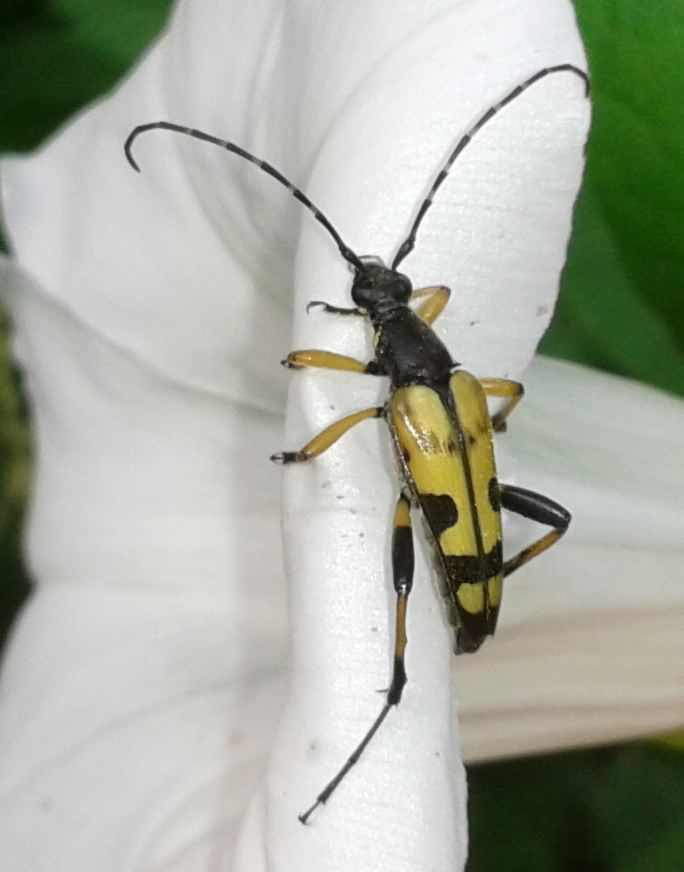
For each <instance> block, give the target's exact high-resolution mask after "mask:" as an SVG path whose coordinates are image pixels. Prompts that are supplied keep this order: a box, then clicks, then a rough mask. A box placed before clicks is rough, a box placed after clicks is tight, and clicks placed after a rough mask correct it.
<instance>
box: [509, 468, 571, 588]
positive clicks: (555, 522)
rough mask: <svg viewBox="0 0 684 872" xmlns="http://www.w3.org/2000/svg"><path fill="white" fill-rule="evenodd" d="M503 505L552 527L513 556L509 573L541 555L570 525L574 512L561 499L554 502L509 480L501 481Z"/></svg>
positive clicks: (510, 510) (511, 510)
mask: <svg viewBox="0 0 684 872" xmlns="http://www.w3.org/2000/svg"><path fill="white" fill-rule="evenodd" d="M500 492H501V505H502V506H503V508H504V509H508V511H509V512H515V513H516V514H517V515H522V516H523V517H524V518H529V519H530V520H531V521H536V522H537V523H539V524H546V525H547V526H549V527H553V529H552V530H551V531H550V532H548V533H546V535H545V536H542V537H541V538H540V539H537V540H536V541H535V542H533V543H532V544H531V545H528V546H527V548H523V550H522V551H520V552H519V553H518V554H516V555H515V557H511V558H510V559H509V560H506V561H505V563H504V575H510V574H511V573H512V572H515V570H516V569H519V568H520V567H521V566H523V565H524V564H525V563H527V562H528V561H530V560H532V559H533V558H535V557H538V556H539V555H540V554H542V553H543V552H544V551H546V550H547V549H548V548H550V547H551V546H552V545H554V544H555V543H556V542H557V541H558V540H559V539H560V537H561V536H562V535H563V534H564V533H565V531H566V530H567V529H568V526H569V525H570V520H571V518H572V515H571V514H570V512H569V511H568V510H567V509H565V508H563V506H561V505H560V504H559V503H555V502H554V501H553V500H551V499H549V498H548V497H545V496H542V495H541V494H538V493H535V492H534V491H531V490H526V489H525V488H522V487H514V486H513V485H510V484H502V485H500Z"/></svg>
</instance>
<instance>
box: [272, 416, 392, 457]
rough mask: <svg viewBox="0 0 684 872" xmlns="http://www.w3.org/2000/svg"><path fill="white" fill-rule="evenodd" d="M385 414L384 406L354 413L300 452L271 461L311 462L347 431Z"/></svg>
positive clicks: (285, 453) (333, 425) (308, 443)
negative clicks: (362, 422)
mask: <svg viewBox="0 0 684 872" xmlns="http://www.w3.org/2000/svg"><path fill="white" fill-rule="evenodd" d="M384 412H385V409H384V407H383V406H372V407H371V408H370V409H362V410H361V411H360V412H354V413H353V414H351V415H347V416H346V417H344V418H340V420H339V421H335V423H334V424H331V425H330V426H329V427H326V428H325V430H321V432H320V433H319V434H318V436H314V438H313V439H312V440H311V441H310V442H307V443H306V445H305V446H304V447H303V448H300V450H299V451H279V452H278V453H277V454H272V455H271V460H272V461H273V462H274V463H303V462H304V461H305V460H311V459H312V458H313V457H318V455H319V454H323V452H324V451H327V450H328V448H330V446H331V445H334V444H335V443H336V442H337V440H338V439H340V438H341V437H342V436H344V434H345V433H346V432H347V430H351V428H352V427H355V426H356V425H357V424H360V423H361V421H366V420H367V419H368V418H381V417H382V416H383V414H384Z"/></svg>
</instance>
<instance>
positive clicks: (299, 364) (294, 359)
mask: <svg viewBox="0 0 684 872" xmlns="http://www.w3.org/2000/svg"><path fill="white" fill-rule="evenodd" d="M280 362H281V364H282V365H283V366H285V367H287V368H288V369H304V368H305V367H314V368H316V369H335V370H337V371H338V372H360V373H364V374H366V375H382V373H380V372H379V371H378V368H377V364H376V363H375V362H374V361H371V362H370V363H364V362H363V361H362V360H357V359H356V358H355V357H347V355H346V354H336V353H335V352H334V351H319V350H318V349H315V348H310V349H304V350H302V351H291V352H290V353H289V354H288V355H287V357H286V358H285V360H281V361H280Z"/></svg>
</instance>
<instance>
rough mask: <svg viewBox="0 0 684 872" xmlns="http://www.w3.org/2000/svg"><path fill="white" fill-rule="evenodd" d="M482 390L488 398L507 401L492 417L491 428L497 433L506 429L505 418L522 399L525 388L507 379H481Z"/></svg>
mask: <svg viewBox="0 0 684 872" xmlns="http://www.w3.org/2000/svg"><path fill="white" fill-rule="evenodd" d="M479 381H480V384H481V385H482V390H483V391H484V392H485V394H486V395H487V396H488V397H504V398H506V399H507V400H508V402H507V403H504V406H503V408H502V409H500V410H499V411H498V412H497V413H496V414H495V415H492V427H493V428H494V430H495V431H496V432H497V433H501V432H503V431H505V429H506V418H508V416H509V415H510V414H511V412H512V411H513V409H515V407H516V406H517V405H518V403H519V402H520V400H522V398H523V394H524V393H525V388H524V387H523V385H521V384H520V382H517V381H511V380H510V379H507V378H481V379H480V380H479Z"/></svg>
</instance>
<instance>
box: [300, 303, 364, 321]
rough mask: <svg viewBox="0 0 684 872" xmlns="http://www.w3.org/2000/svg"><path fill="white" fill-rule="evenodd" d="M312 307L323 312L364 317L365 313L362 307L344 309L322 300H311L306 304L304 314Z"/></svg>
mask: <svg viewBox="0 0 684 872" xmlns="http://www.w3.org/2000/svg"><path fill="white" fill-rule="evenodd" d="M312 309H323V311H324V312H329V313H330V314H331V315H356V316H357V317H359V318H365V317H366V313H365V312H364V311H363V309H357V308H354V309H345V308H343V307H342V306H332V305H331V304H330V303H326V302H325V301H324V300H311V302H309V303H307V304H306V314H307V315H308V314H309V312H310V311H311V310H312Z"/></svg>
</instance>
